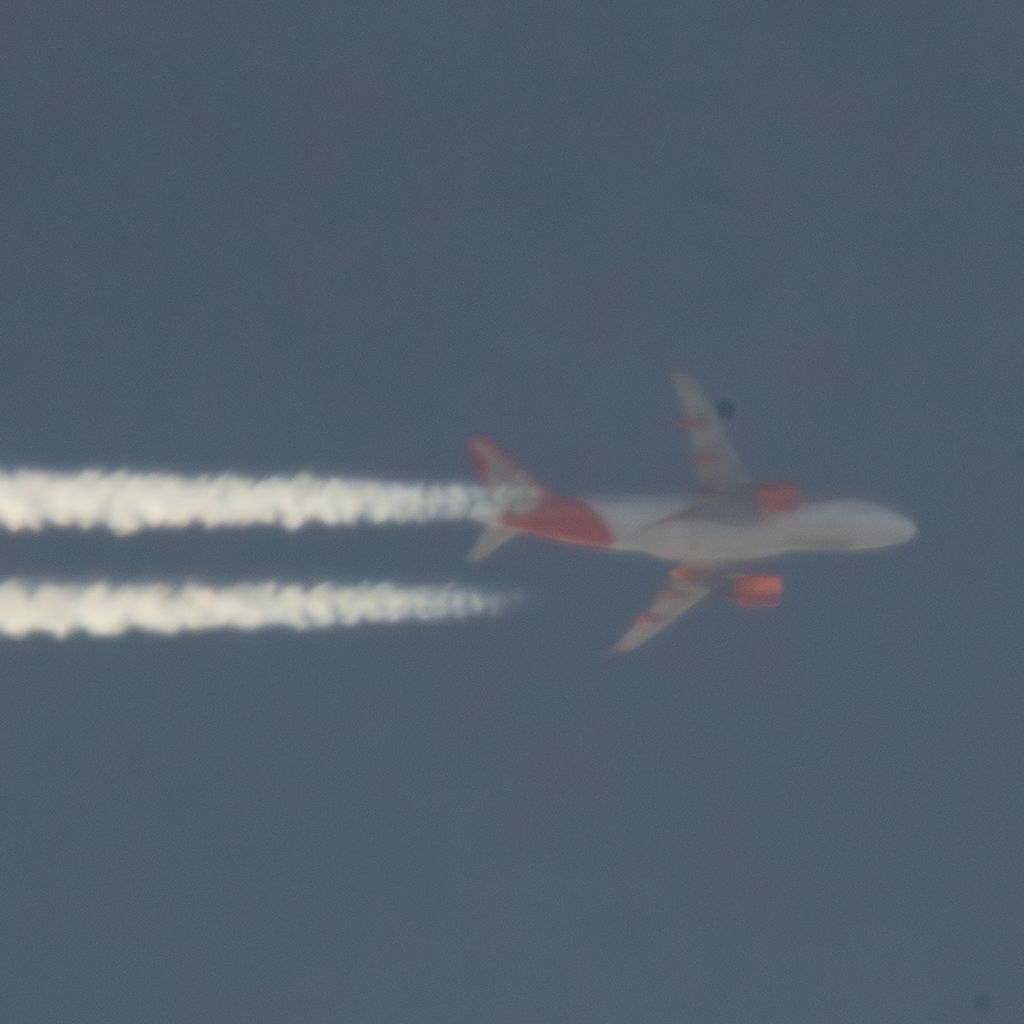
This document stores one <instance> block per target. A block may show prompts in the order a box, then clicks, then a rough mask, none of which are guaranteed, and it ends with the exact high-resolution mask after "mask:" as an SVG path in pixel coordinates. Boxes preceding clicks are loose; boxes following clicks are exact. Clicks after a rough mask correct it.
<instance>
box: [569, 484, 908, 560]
mask: <svg viewBox="0 0 1024 1024" xmlns="http://www.w3.org/2000/svg"><path fill="white" fill-rule="evenodd" d="M587 504H589V505H590V506H591V507H592V508H593V509H594V510H595V511H596V512H597V513H598V514H599V515H600V516H601V518H602V519H603V520H604V522H605V523H607V524H608V527H609V529H610V531H611V534H612V542H611V544H610V545H609V547H610V548H611V549H612V550H615V551H633V552H636V553H638V554H646V555H651V556H653V557H654V558H659V559H663V560H664V561H667V562H675V563H679V564H685V565H692V566H714V565H722V564H729V563H739V562H749V561H754V560H757V559H762V558H771V557H773V556H776V555H783V554H786V553H787V552H794V551H862V550H868V549H871V548H884V547H891V546H892V545H895V544H903V543H904V542H906V541H908V540H910V539H911V538H912V537H913V536H914V534H915V533H916V532H917V527H916V526H915V525H914V522H913V520H911V519H908V518H907V517H906V516H903V515H900V514H899V513H898V512H893V511H892V510H890V509H887V508H884V507H882V506H881V505H876V504H874V503H873V502H868V501H857V500H830V501H812V502H806V503H804V504H803V505H801V506H800V507H799V508H797V509H794V510H793V511H791V512H779V513H774V514H771V515H759V514H756V513H746V514H744V513H741V512H739V511H737V510H732V509H728V508H726V509H722V510H718V509H715V508H713V507H712V508H704V507H702V506H701V505H700V504H698V503H696V502H695V501H693V500H692V499H690V500H688V499H686V498H674V499H643V498H640V499H614V498H612V499H600V498H598V499H592V500H589V501H588V502H587Z"/></svg>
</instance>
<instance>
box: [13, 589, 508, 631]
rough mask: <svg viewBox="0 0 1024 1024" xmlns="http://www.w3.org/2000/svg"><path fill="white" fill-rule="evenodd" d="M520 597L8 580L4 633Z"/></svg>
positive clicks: (300, 616) (498, 607) (375, 617)
mask: <svg viewBox="0 0 1024 1024" xmlns="http://www.w3.org/2000/svg"><path fill="white" fill-rule="evenodd" d="M515 599H516V595H514V594H504V595H503V594H495V593H490V592H487V591H481V590H476V589H472V588H466V587H460V586H457V585H456V584H454V583H449V584H443V585H439V586H401V585H399V584H395V583H359V584H356V585H353V586H342V585H339V584H336V583H320V584H317V585H315V586H302V585H299V584H295V583H281V582H279V581H277V580H268V581H265V582H260V583H238V584H234V585H231V586H224V587H214V586H208V585H205V584H200V583H181V584H171V583H144V584H118V583H112V582H109V581H101V582H97V583H91V584H67V583H60V584H58V583H34V582H31V581H28V580H19V579H10V580H4V581H0V636H8V637H19V638H20V637H27V636H30V635H32V634H34V633H46V634H49V635H50V636H54V637H58V638H64V637H67V636H69V635H70V634H73V633H86V634H89V635H91V636H104V637H112V636H121V635H123V634H125V633H129V632H132V631H139V632H145V633H161V634H164V635H172V634H178V633H191V632H196V631H200V630H213V629H240V630H256V629H267V628H271V627H278V628H283V629H295V630H311V629H334V628H337V627H352V626H359V625H363V624H364V623H398V622H409V621H419V622H441V621H450V620H455V619H467V618H472V617H475V616H479V615H495V614H498V613H499V612H501V611H503V610H505V609H506V608H507V607H509V605H510V604H511V603H512V602H513V601H514V600H515Z"/></svg>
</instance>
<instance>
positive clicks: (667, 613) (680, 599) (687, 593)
mask: <svg viewBox="0 0 1024 1024" xmlns="http://www.w3.org/2000/svg"><path fill="white" fill-rule="evenodd" d="M714 589H715V584H714V583H713V582H709V581H707V580H704V579H698V578H696V577H691V576H688V575H684V576H683V577H682V578H678V577H677V576H676V575H675V574H673V576H672V577H670V579H669V585H668V586H667V587H665V589H664V590H659V591H658V593H657V594H656V595H655V597H654V601H653V602H652V603H651V606H650V608H648V609H647V611H645V612H641V613H640V614H639V615H638V616H637V617H636V619H635V620H634V621H633V625H632V626H630V628H629V629H628V630H627V631H626V634H625V636H623V637H622V639H620V640H619V642H618V643H617V644H615V646H614V647H612V648H611V650H610V651H609V652H608V653H609V654H622V653H623V652H624V651H631V650H633V648H635V647H639V646H640V645H641V644H645V643H647V641H648V640H650V639H651V637H652V636H654V635H655V633H660V632H661V631H662V630H663V629H664V628H665V627H666V626H668V625H670V624H671V623H673V622H675V620H676V619H678V618H679V617H680V616H681V615H683V614H684V613H685V612H688V611H689V610H690V609H691V608H692V607H693V606H694V605H696V604H698V603H699V602H700V601H702V600H703V599H704V598H705V597H707V596H708V594H710V593H711V592H712V590H714Z"/></svg>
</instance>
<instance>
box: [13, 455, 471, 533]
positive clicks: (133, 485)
mask: <svg viewBox="0 0 1024 1024" xmlns="http://www.w3.org/2000/svg"><path fill="white" fill-rule="evenodd" d="M483 493H484V492H483V489H482V488H480V487H477V486H474V485H471V484H460V483H454V484H409V483H393V482H388V481H382V480H359V479H347V478H345V477H320V476H313V475H312V474H309V473H299V474H297V475H295V476H272V477H265V478H262V479H260V478H254V477H244V476H238V475H236V474H233V473H224V474H221V475H219V476H177V475H175V474H172V473H135V472H131V471H129V470H102V469H86V470H82V471H80V472H74V473H55V472H49V471H46V470H38V469H14V470H8V471H2V472H0V529H6V530H12V531H17V530H44V529H47V528H52V527H58V528H59V527H65V528H66V527H72V528H77V529H95V528H101V529H107V530H111V531H112V532H114V533H118V534H128V533H135V532H137V531H138V530H152V529H171V528H181V527H189V526H201V527H207V528H217V527H241V526H276V527H281V528H282V529H285V530H297V529H299V528H300V527H303V526H307V525H309V524H311V523H320V524H322V525H325V526H356V525H358V524H360V523H426V522H441V521H454V520H460V519H470V518H474V515H473V513H474V510H475V509H478V508H479V503H480V502H481V500H482V498H483Z"/></svg>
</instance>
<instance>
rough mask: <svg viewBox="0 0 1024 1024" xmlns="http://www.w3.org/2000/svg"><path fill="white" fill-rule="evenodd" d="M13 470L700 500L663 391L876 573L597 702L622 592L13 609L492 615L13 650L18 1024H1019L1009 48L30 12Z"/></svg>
mask: <svg viewBox="0 0 1024 1024" xmlns="http://www.w3.org/2000/svg"><path fill="white" fill-rule="evenodd" d="M3 23H4V24H3V31H2V32H0V47H2V50H3V53H2V66H3V68H4V78H5V88H4V90H3V93H4V96H5V99H4V101H3V103H4V108H5V110H4V114H5V117H4V123H5V124H6V126H7V130H6V133H5V137H6V145H5V147H4V151H5V152H4V160H3V162H2V169H0V175H2V178H0V185H2V190H0V195H2V200H0V202H2V216H3V221H2V223H3V233H2V234H3V246H2V249H0V251H2V253H3V259H4V265H3V269H2V274H0V280H2V282H3V301H2V302H0V325H2V336H3V338H4V339H5V343H4V355H5V358H4V363H3V373H2V374H0V438H2V439H3V442H2V448H3V461H4V462H5V463H7V464H9V465H29V464H31V465H41V466H49V467H62V468H72V467H78V466H81V465H84V464H94V465H95V464H99V465H104V466H121V465H130V466H135V467H140V468H154V469H165V470H173V471H210V472H216V471H219V470H222V469H233V470H238V471H244V472H249V473H253V474H264V473H270V472H290V471H293V470H297V469H312V470H315V471H318V472H324V473H332V472H337V473H358V474H364V475H365V474H371V475H373V474H379V475H382V476H387V477H402V478H414V479H432V480H450V479H458V478H462V477H466V478H468V477H469V474H470V467H469V464H468V460H466V458H465V455H464V452H463V447H462V445H463V439H464V438H465V436H466V435H468V434H473V433H481V432H482V433H489V434H492V435H494V436H495V437H497V438H498V439H499V440H500V441H501V442H502V443H503V444H504V445H505V446H507V447H508V448H509V449H510V450H511V451H513V452H514V453H516V454H517V455H518V456H519V457H520V458H521V459H522V460H523V462H524V463H525V464H526V465H528V466H530V467H531V468H532V469H533V471H534V472H535V473H536V474H537V475H538V476H539V477H540V478H541V479H543V480H545V481H546V482H548V483H550V484H551V485H552V486H555V487H559V488H564V489H566V490H573V489H579V490H583V491H587V490H589V491H623V492H628V491H630V490H636V491H645V492H652V491H662V490H673V489H675V488H676V487H677V486H678V485H679V484H680V483H681V482H685V477H684V469H683V459H682V456H681V447H680V442H679V440H678V438H677V437H676V436H675V434H674V431H673V426H672V424H673V421H674V417H675V411H674V408H673V405H672V395H671V390H670V388H669V386H668V382H667V378H666V374H667V371H668V370H670V369H673V368H677V367H678V368H681V369H686V370H689V371H691V372H693V373H696V374H698V375H699V376H701V377H702V378H703V379H704V380H705V382H706V383H707V385H708V386H709V388H710V389H711V390H712V391H714V392H716V393H728V394H730V395H732V396H734V397H735V398H736V399H737V400H738V402H739V404H740V417H739V421H738V424H737V443H738V445H739V447H740V450H741V452H742V453H743V455H744V456H745V458H746V459H747V461H748V462H749V463H750V465H751V466H753V467H754V468H755V469H756V470H758V471H759V472H760V473H762V474H763V476H764V477H765V478H767V479H773V478H775V479H778V478H783V479H790V478H792V479H796V480H798V481H800V482H801V483H802V484H803V485H804V486H805V487H806V488H808V489H809V490H812V491H814V492H820V493H837V494H853V495H858V496H865V497H870V498H876V499H879V500H883V501H886V502H888V503H891V504H892V505H894V506H896V507H898V508H900V509H902V510H904V511H907V512H909V513H910V514H912V515H914V516H916V517H917V518H918V519H919V521H920V525H921V534H920V537H919V539H918V540H917V541H916V542H915V543H914V544H913V545H912V546H910V547H908V548H906V549H902V550H899V551H895V552H883V553H879V554H876V555H868V556H865V557H862V558H852V557H851V558H849V559H845V560H844V559H841V558H829V559H824V558H822V559H811V558H807V559H804V560H793V561H792V563H791V564H788V565H787V566H786V567H785V572H786V577H787V597H786V601H785V604H784V605H783V607H782V608H780V609H779V610H778V611H776V612H771V613H763V614H744V613H740V612H739V611H737V610H735V609H733V608H731V607H728V606H726V605H709V606H708V607H706V608H702V609H700V610H699V611H698V612H696V613H695V614H694V616H693V617H692V618H689V619H688V620H686V621H685V622H684V623H682V624H680V625H679V626H678V627H676V628H675V629H673V630H671V631H667V632H666V633H665V634H664V636H663V637H659V638H658V639H657V640H656V641H654V642H652V644H651V645H650V647H649V648H646V649H644V650H642V651H641V652H638V653H637V654H636V655H634V656H631V657H629V658H624V659H622V660H619V661H614V662H611V663H607V664H604V663H602V662H601V661H600V653H601V652H602V651H603V650H604V648H605V647H606V646H607V645H608V644H609V643H610V642H611V641H612V640H614V639H615V637H617V636H618V635H619V633H620V632H621V630H622V628H623V627H624V626H625V624H626V622H627V621H628V619H629V618H630V617H631V615H632V614H633V613H635V612H636V611H638V610H639V609H641V608H642V607H644V606H645V605H646V603H647V602H648V600H649V597H650V594H651V592H652V590H653V589H654V588H655V587H657V586H658V585H659V584H660V581H661V578H662V575H663V569H662V567H660V566H658V565H656V564H654V563H648V562H644V561H642V560H631V559H627V558H622V559H615V558H610V557H608V558H601V557H598V556H595V555H590V554H588V553H586V552H576V551H569V550H564V549H559V548H554V547H545V546H543V545H541V544H540V543H539V542H538V543H530V542H527V541H516V542H515V543H513V544H510V545H509V546H508V547H507V548H506V549H504V550H503V551H502V552H501V553H500V554H498V555H496V556H495V557H494V559H493V560H492V561H491V562H488V563H486V564H484V565H483V566H478V567H469V566H464V565H462V564H461V555H462V552H463V551H464V549H465V548H466V547H467V546H468V544H469V543H470V541H471V539H472V535H471V531H470V530H469V529H468V528H466V527H463V526H444V527H436V528H433V529H401V530H400V529H395V530H389V531H385V530H376V531H363V532H348V533H346V532H332V531H328V530H323V529H310V530H308V531H305V532H303V533H301V534H297V535H291V536H289V535H284V534H276V533H272V532H270V531H252V532H248V533H220V534H212V535H211V534H207V535H204V534H200V533H196V532H192V533H184V534H180V535H159V536H158V535H144V536H139V537H135V538H131V539H114V538H112V537H109V536H102V535H80V536H74V535H58V534H53V535H44V536H41V537H38V536H37V537H24V536H12V537H8V538H5V539H4V541H3V560H4V563H5V568H4V572H5V574H6V573H8V572H9V573H10V574H12V575H24V574H37V575H60V576H71V577H82V576H84V577H89V576H93V575H97V574H104V575H114V576H116V577H118V578H124V579H151V578H158V577H164V576H182V575H193V576H197V577H200V578H203V579H209V580H214V581H232V580H236V579H246V578H265V577H268V576H272V575H277V576H282V577H285V578H295V579H309V580H315V579H324V578H336V579H340V580H358V579H363V578H398V579H408V580H413V581H418V580H435V579H446V578H453V577H454V578H459V579H462V580H464V581H465V582H468V583H481V584H488V585H497V586H522V587H524V588H525V589H526V590H527V591H528V592H529V594H530V595H531V599H530V601H529V602H528V604H527V605H526V606H525V608H524V609H523V610H522V611H520V612H519V613H517V614H516V615H515V616H513V617H511V618H506V619H501V620H496V621H493V622H483V623H480V622H476V623H469V624H460V625H451V626H436V627H414V626H409V627H404V628H398V629H388V628H383V627H382V628H374V629H366V630H364V631H360V632H339V633H330V634H321V635H311V636H296V635H291V634H285V633H279V632H268V633H263V634H259V635H255V636H243V635H233V634H227V633H219V634H212V635H209V636H202V637H199V638H186V639H177V640H161V639H157V638H152V637H138V638H132V639H127V640H118V641H108V642H100V641H95V640H76V641H71V642H65V643H55V642H52V641H44V640H36V641H30V642H21V643H13V642H4V643H3V644H2V645H0V659H2V665H3V686H2V687H0V701H2V705H3V706H2V709H0V778H2V779H3V786H2V789H0V801H2V804H0V807H2V812H3V819H4V821H5V825H4V830H3V840H2V841H0V878H2V879H3V884H2V887H0V892H2V899H3V905H2V914H0V920H2V922H3V924H2V925H0V937H2V940H3V949H2V953H3V961H4V963H5V965H6V970H5V972H4V983H3V985H2V986H0V1017H2V1018H3V1019H5V1020H11V1021H33V1022H35V1021H40V1022H43V1021H60V1022H64V1021H71V1020H74V1021H81V1022H86V1021H97V1022H99V1021H102V1022H104V1024H115V1022H120V1021H126V1022H127V1021H132V1022H134V1021H139V1020H145V1021H192V1020H217V1021H239V1022H241V1021H252V1020H289V1021H324V1020H339V1019H341V1020H350V1021H375V1022H377V1021H381V1022H383V1021H396V1022H399V1021H400V1022H408V1021H439V1022H442V1021H443V1022H454V1021H467V1022H470V1021H473V1022H476V1021H481V1020H486V1021H510V1022H512V1021H517V1022H518V1021H587V1022H588V1024H594V1022H603V1021H608V1022H612V1021H625V1020H630V1021H666V1022H667V1021H678V1020H694V1021H702V1022H715V1021H722V1022H735V1021H747V1020H757V1021H759V1022H761V1024H765V1022H775V1021H778V1022H786V1024H794V1022H819V1021H823V1020H828V1021H851V1022H855V1021H857V1022H859V1021H866V1020H899V1021H901V1022H904V1024H908V1022H922V1024H923V1022H928V1024H935V1022H945V1021H949V1022H953V1021H964V1020H973V1019H975V1018H981V1017H984V1018H986V1019H988V1020H991V1021H1019V1020H1020V1019H1022V1017H1024V983H1022V972H1021V964H1022V959H1024V925H1022V923H1021V922H1022V921H1024V881H1022V879H1024V873H1022V872H1021V868H1020V864H1021V861H1022V853H1024V851H1022V849H1021V847H1022V840H1024V827H1022V824H1021V819H1022V812H1024V796H1022V793H1024V788H1022V787H1021V785H1020V777H1021V773H1022V769H1024V763H1022V757H1021V740H1020V737H1021V727H1022V715H1024V688H1022V686H1021V675H1020V664H1021V655H1022V653H1024V650H1022V648H1024V643H1022V639H1021V622H1020V603H1021V602H1020V578H1021V569H1022V559H1021V547H1020V511H1019V510H1020V508H1021V504H1022V501H1024V487H1022V470H1024V424H1022V418H1021V411H1020V409H1021V403H1020V389H1021V382H1022V370H1024V347H1022V344H1021V323H1022V314H1024V298H1022V296H1024V289H1022V287H1021V286H1022V280H1021V278H1022V270H1024V217H1022V212H1024V201H1022V199H1021V191H1020V169H1021V166H1022V161H1024V136H1022V134H1021V131H1020V125H1021V121H1022V115H1024V104H1022V99H1024V91H1022V86H1021V78H1020V54H1021V52H1022V49H1024V10H1022V8H1021V6H1020V4H1019V3H1012V2H1010V0H995V2H992V3H983V4H962V3H923V2H914V0H909V2H904V3H900V4H896V5H892V4H889V3H876V2H871V0H868V2H864V0H859V2H857V3H841V4H838V5H837V4H828V5H824V7H823V6H822V5H812V4H801V3H781V4H770V5H763V4H755V3H727V4H722V3H720V2H717V0H694V2H691V3H688V4H685V5H680V4H678V3H674V2H673V3H652V4H648V5H645V6H644V7H643V8H642V9H640V10H638V9H637V8H636V7H635V6H634V5H632V4H625V3H620V4H611V5H609V4H563V5H556V7H555V8H552V5H550V4H539V3H520V4H515V5H508V4H500V5H495V4H490V3H474V4H445V5H427V4H422V3H388V2H378V3H368V4H359V3H343V4H337V3H330V4H328V3H316V2H300V3H292V4H279V5H249V4H246V5H241V4H236V5H232V4H216V5H211V4H208V3H195V2H185V3H178V4H174V5H163V6H159V7H158V6H155V5H143V6H139V5H124V4H114V3H104V2H94V3H91V4H88V5H85V6H84V7H82V8H81V9H80V10H79V11H78V12H77V13H73V14H70V15H69V14H68V13H67V12H66V11H58V9H57V8H56V7H53V6H52V5H45V4H44V5H27V4H26V5H16V6H15V7H14V8H12V9H9V10H8V11H7V12H6V13H5V15H4V16H3Z"/></svg>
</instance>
